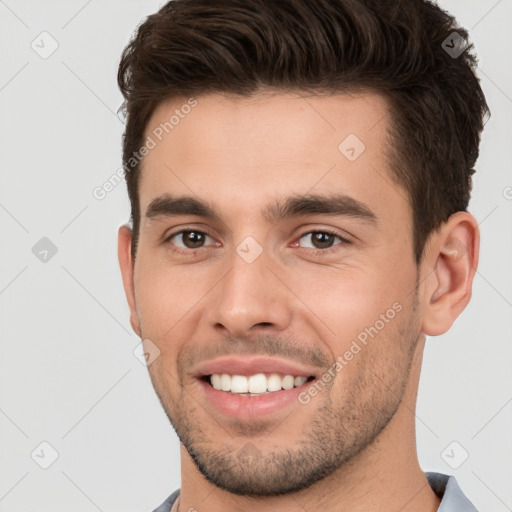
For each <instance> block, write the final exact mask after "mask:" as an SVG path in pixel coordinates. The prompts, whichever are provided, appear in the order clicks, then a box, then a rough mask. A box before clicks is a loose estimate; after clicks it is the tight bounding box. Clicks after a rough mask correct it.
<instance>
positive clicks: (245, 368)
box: [195, 356, 318, 377]
mask: <svg viewBox="0 0 512 512" xmlns="http://www.w3.org/2000/svg"><path fill="white" fill-rule="evenodd" d="M317 372H318V368H317V369H316V370H314V369H312V368H311V367H307V366H304V365H300V364H297V363H293V362H290V361H285V360H283V359H273V358H267V357H250V358H247V357H234V356H229V357H221V358H218V359H213V360H212V361H205V362H204V363H201V364H200V365H198V366H197V368H196V371H195V375H196V377H204V376H205V375H213V374H214V373H217V374H222V373H227V374H229V375H245V376H249V375H255V374H257V373H280V374H283V375H293V376H294V377H298V376H304V377H310V376H316V374H317Z"/></svg>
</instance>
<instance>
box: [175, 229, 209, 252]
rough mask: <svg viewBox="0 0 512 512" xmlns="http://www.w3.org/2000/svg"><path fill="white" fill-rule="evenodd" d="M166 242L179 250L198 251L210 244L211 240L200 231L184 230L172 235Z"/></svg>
mask: <svg viewBox="0 0 512 512" xmlns="http://www.w3.org/2000/svg"><path fill="white" fill-rule="evenodd" d="M166 241H168V242H171V243H172V244H174V245H175V246H176V247H180V248H181V249H200V248H201V247H204V246H205V245H207V243H208V244H211V243H212V242H213V238H212V237H211V236H209V235H207V234H206V233H203V232H202V231H196V230H185V231H179V232H178V233H174V234H173V235H171V236H169V237H168V238H167V240H166Z"/></svg>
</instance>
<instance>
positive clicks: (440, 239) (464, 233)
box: [422, 212, 480, 336]
mask: <svg viewBox="0 0 512 512" xmlns="http://www.w3.org/2000/svg"><path fill="white" fill-rule="evenodd" d="M479 244H480V237H479V231H478V224H477V222H476V219H475V218H474V217H473V216H472V215H471V214H469V213H467V212H457V213H455V214H453V215H452V216H451V217H450V218H449V220H448V221H447V222H446V223H445V224H444V226H443V227H442V228H441V230H440V232H439V233H438V234H436V235H435V236H434V240H433V241H432V243H431V244H430V254H429V260H430V273H429V275H428V276H427V278H426V284H425V295H424V315H423V329H422V330H423V332H424V333H425V334H426V335H429V336H438V335H440V334H443V333H445V332H446V331H448V329H449V328H450V327H451V326H452V324H453V322H454V321H455V319H456V318H457V317H458V316H459V315H460V313H461V312H462V311H463V310H464V308H465V307H466V306H467V304H468V302H469V300H470V299H471V287H472V283H473V278H474V275H475V272H476V268H477V265H478V252H479ZM427 270H428V269H427Z"/></svg>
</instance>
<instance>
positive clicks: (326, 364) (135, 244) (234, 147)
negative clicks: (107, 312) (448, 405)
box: [118, 0, 488, 512]
mask: <svg viewBox="0 0 512 512" xmlns="http://www.w3.org/2000/svg"><path fill="white" fill-rule="evenodd" d="M466 38H467V33H466V32H465V31H464V30H463V29H461V28H460V27H458V26H457V25H456V22H455V20H454V19H453V17H451V16H450V15H449V14H447V13H446V12H444V11H442V10H441V9H440V8H438V7H437V6H436V5H434V4H432V3H430V2H426V1H420V0H407V1H404V0H393V1H391V0H387V1H382V0H379V1H371V0H364V1H362V0H315V1H312V0H279V1H277V0H270V1H269V0H213V1H212V0H175V1H172V2H170V3H168V4H167V5H165V6H164V7H162V8H161V9H160V11H159V12H158V13H156V14H154V15H152V16H149V17H148V19H147V20H146V21H145V22H144V23H143V24H142V25H141V26H140V27H138V30H137V32H136V34H135V36H134V37H133V39H132V40H131V42H130V44H129V45H128V46H127V48H126V49H125V51H124V53H123V56H122V60H121V64H120V68H119V75H118V81H119V85H120V88H121V91H122V92H123V94H124V96H125V99H126V113H127V119H126V131H125V136H124V140H123V161H124V167H125V171H126V179H127V184H128V191H129V196H130V200H131V207H132V227H131V228H130V227H128V226H123V227H121V228H120V230H119V260H120V265H121V270H122V275H123V282H124V287H125V291H126V295H127V299H128V303H129V306H130V312H131V325H132V327H133V329H134V331H135V332H136V333H137V335H139V336H140V337H141V339H142V340H144V341H143V343H144V346H145V350H146V352H147V354H148V362H149V363H150V364H149V372H150V375H151V379H152V382H153V385H154V388H155V390H156V392H157V394H158V397H159V399H160V401H161V403H162V406H163V408H164V410H165V412H166V413H167V415H168V417H169V419H170V421H171V423H172V425H173V427H174V429H175V430H176V432H177V434H178V436H179V438H180V441H181V445H182V446H181V473H182V484H181V488H180V490H178V491H176V492H174V493H173V494H172V495H171V496H170V497H169V498H168V499H167V500H166V501H165V503H163V504H162V505H161V506H160V507H159V508H158V509H157V511H158V512H160V511H169V510H172V511H177V510H179V511H181V512H183V511H193V510H199V511H202V510H207V511H209V512H217V511H220V510H222V511H223V512H226V511H235V510H243V511H271V510H272V511H273V510H280V511H302V510H307V511H308V512H314V511H319V510H323V511H325V510H329V511H340V512H346V511H351V512H355V511H368V510H378V511H379V512H391V511H394V512H396V511H398V510H400V511H401V512H412V511H415V512H431V511H435V510H439V511H443V512H448V510H449V511H450V512H451V511H464V512H467V511H474V510H475V508H474V506H473V505H472V504H471V503H470V501H469V500H468V499H467V498H466V497H465V496H464V494H463V493H462V491H461V490H460V488H459V487H458V485H457V482H456V481H455V479H454V477H449V476H447V475H441V474H437V473H424V472H423V471H422V470H421V468H420V466H419V463H418V459H417V455H416V442H415V431H414V425H415V414H414V412H415V402H416V395H417V390H418V381H419V376H420V368H421V361H422V352H423V348H424V345H425V340H426V336H437V335H439V334H442V333H444V332H446V331H447V330H448V329H449V328H450V327H451V325H452V324H453V322H454V321H455V319H456V318H457V316H458V315H459V314H460V313H461V312H462V311H463V309H464V308H465V306H466V305H467V304H468V302H469V300H470V296H471V286H472V281H473V277H474V274H475V271H476V267H477V264H478V250H479V231H478V226H477V222H476V220H475V218H474V217H473V216H472V215H471V214H470V213H468V212H467V205H468V201H469V197H470V190H471V175H472V174H473V172H474V171H473V167H474V165H475V161H476V159H477V156H478V145H479V141H480V133H481V130H482V128H483V117H484V115H485V114H486V113H487V111H488V107H487V104H486V101H485V98H484V95H483V93H482V90H481V88H480V85H479V82H478V79H477V78H476V76H475V73H474V68H475V57H474V55H473V54H472V53H471V47H470V46H468V45H467V43H466Z"/></svg>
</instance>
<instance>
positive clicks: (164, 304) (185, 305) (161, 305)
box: [135, 258, 211, 339]
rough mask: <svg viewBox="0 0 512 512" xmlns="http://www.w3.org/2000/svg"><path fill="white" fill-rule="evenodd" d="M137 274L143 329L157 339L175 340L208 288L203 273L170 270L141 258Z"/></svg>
mask: <svg viewBox="0 0 512 512" xmlns="http://www.w3.org/2000/svg"><path fill="white" fill-rule="evenodd" d="M136 270H137V271H136V274H135V295H136V304H137V311H138V313H139V317H140V319H141V325H142V329H143V331H144V333H145V334H147V335H149V334H150V333H151V334H152V335H153V336H155V337H157V338H158V339H167V338H168V337H174V336H175V335H176V332H177V331H179V330H182V329H183V328H184V326H185V324H187V323H188V324H189V323H190V320H191V318H193V317H195V316H196V315H197V313H198V310H199V308H200V303H201V299H202V298H203V297H204V296H205V295H206V293H207V291H208V289H209V288H211V286H208V282H209V281H208V279H207V276H205V275H204V272H203V273H198V272H190V271H189V270H188V269H187V268H186V266H174V267H171V266H170V265H169V264H168V263H167V264H166V263H165V261H164V262H162V261H159V260H158V259H157V258H154V259H151V260H150V259H149V258H146V259H145V258H141V259H140V260H139V261H138V268H137V269H136ZM185 320H186V321H185Z"/></svg>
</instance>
